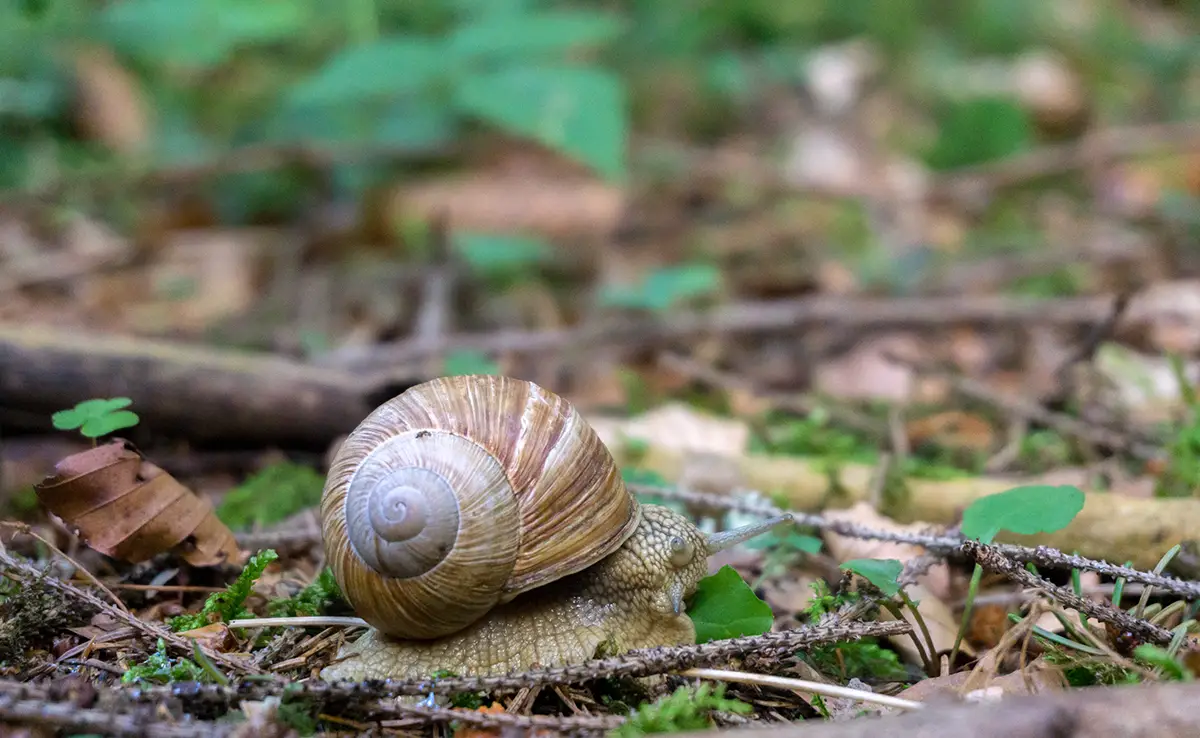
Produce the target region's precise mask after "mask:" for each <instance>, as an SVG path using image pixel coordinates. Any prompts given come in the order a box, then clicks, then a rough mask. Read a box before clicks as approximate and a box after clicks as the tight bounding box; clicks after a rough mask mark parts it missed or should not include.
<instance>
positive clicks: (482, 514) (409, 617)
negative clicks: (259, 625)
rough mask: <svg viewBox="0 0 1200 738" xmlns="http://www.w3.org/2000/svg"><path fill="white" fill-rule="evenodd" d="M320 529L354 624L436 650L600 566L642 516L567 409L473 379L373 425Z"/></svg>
mask: <svg viewBox="0 0 1200 738" xmlns="http://www.w3.org/2000/svg"><path fill="white" fill-rule="evenodd" d="M321 518H322V529H323V534H324V539H325V551H326V557H327V559H328V561H329V565H330V568H331V569H332V570H333V574H334V577H335V578H336V579H337V581H338V584H339V586H340V587H341V588H342V592H343V594H344V595H345V596H346V599H347V601H348V602H349V603H350V604H351V605H352V606H353V607H354V609H355V611H356V612H357V613H358V615H359V617H361V618H363V619H364V620H366V621H367V622H368V623H370V624H371V625H372V626H374V627H376V628H378V629H379V630H380V631H382V632H384V633H387V634H388V635H391V636H393V637H397V638H418V639H428V638H437V637H440V636H443V635H447V634H449V633H453V632H455V631H457V630H460V629H462V628H463V627H465V626H466V625H468V624H470V623H472V622H474V621H476V620H478V619H479V618H480V617H482V616H483V615H485V614H486V613H487V611H488V610H490V609H491V608H492V607H494V606H495V605H496V604H497V603H500V602H505V601H508V600H510V599H512V598H513V597H515V596H516V595H518V594H519V593H521V592H524V591H527V590H529V589H532V588H534V587H537V586H540V585H542V584H545V583H547V582H550V581H553V580H555V579H559V578H561V577H563V576H566V575H568V574H572V573H575V572H577V571H580V570H582V569H584V568H586V567H588V566H590V565H591V564H593V563H595V562H596V561H599V560H600V559H601V558H604V557H605V556H607V555H608V554H610V553H612V552H613V551H615V550H616V549H617V547H619V546H620V545H621V544H622V543H623V542H624V541H625V540H626V539H627V538H628V537H629V536H630V535H631V534H632V532H633V530H634V528H636V526H637V524H638V522H639V520H640V508H639V506H638V504H637V501H636V499H635V498H634V497H633V495H632V494H630V493H629V491H628V490H627V489H626V487H625V485H624V484H623V483H622V481H621V477H620V473H619V470H618V469H617V467H616V464H615V462H614V461H613V459H612V456H611V454H610V453H609V452H608V449H606V448H605V447H604V445H603V443H601V442H600V439H599V437H598V436H597V435H596V433H595V431H593V430H592V429H591V427H590V426H588V425H587V423H586V422H585V421H584V420H583V418H582V417H581V416H580V415H579V413H578V412H577V411H576V410H575V408H574V407H572V406H571V405H570V404H569V403H568V402H567V401H566V400H564V399H563V398H562V397H559V396H558V395H556V394H554V393H552V392H549V391H548V390H545V389H543V388H542V387H540V386H538V385H536V384H533V383H531V382H526V381H522V380H518V379H513V378H509V377H499V376H490V375H475V376H460V377H443V378H440V379H435V380H432V381H429V382H425V383H423V384H420V385H417V386H415V387H413V388H411V389H409V390H408V391H406V392H404V393H403V394H401V395H398V396H397V397H394V398H392V399H391V400H389V401H387V402H385V403H384V404H382V405H381V406H379V407H378V408H376V409H375V410H374V411H373V412H372V413H371V414H370V415H368V416H367V417H366V418H365V419H364V420H363V421H362V423H360V424H359V426H358V427H357V428H356V429H355V430H354V431H353V432H352V433H351V434H350V435H349V436H348V437H347V439H346V441H345V442H344V443H343V444H342V446H341V448H340V449H339V450H338V452H337V454H336V455H335V457H334V460H333V462H332V464H331V467H330V470H329V475H328V477H327V479H326V484H325V491H324V494H323V496H322V499H321Z"/></svg>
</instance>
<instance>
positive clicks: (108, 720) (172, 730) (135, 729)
mask: <svg viewBox="0 0 1200 738" xmlns="http://www.w3.org/2000/svg"><path fill="white" fill-rule="evenodd" d="M5 723H9V724H22V725H37V726H44V727H46V728H57V729H58V730H64V731H75V732H92V733H104V734H107V735H136V736H147V738H208V736H223V735H228V734H229V733H230V732H231V730H232V726H228V725H221V724H219V723H211V722H193V723H191V724H189V723H188V722H184V723H175V722H169V721H166V720H158V719H156V716H155V713H154V712H151V711H150V710H146V712H145V714H135V715H122V714H114V713H112V712H109V711H108V710H99V709H87V708H81V707H78V706H76V705H73V704H71V703H69V702H45V701H42V700H21V699H16V698H14V697H13V696H11V695H0V725H3V724H5ZM5 735H8V733H5ZM14 735H15V734H14Z"/></svg>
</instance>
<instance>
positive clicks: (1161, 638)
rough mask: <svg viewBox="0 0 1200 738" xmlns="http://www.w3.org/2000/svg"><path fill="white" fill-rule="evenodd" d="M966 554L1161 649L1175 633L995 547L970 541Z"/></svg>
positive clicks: (1010, 577) (964, 545)
mask: <svg viewBox="0 0 1200 738" xmlns="http://www.w3.org/2000/svg"><path fill="white" fill-rule="evenodd" d="M963 551H964V552H965V553H966V554H967V555H968V556H970V557H971V558H973V559H975V561H976V563H978V564H979V565H980V566H981V567H983V568H984V569H985V570H987V571H992V572H997V573H999V574H1003V575H1004V576H1006V577H1008V578H1009V579H1013V580H1015V581H1017V582H1019V583H1020V584H1022V585H1023V586H1025V587H1031V588H1033V589H1038V590H1041V591H1043V592H1045V593H1046V594H1048V595H1050V596H1051V597H1053V598H1054V599H1056V600H1058V601H1059V602H1061V603H1062V604H1064V605H1066V606H1067V607H1070V608H1074V609H1076V610H1078V611H1079V612H1081V613H1083V614H1084V615H1087V616H1088V617H1092V618H1095V619H1097V620H1099V621H1100V622H1103V623H1111V624H1112V625H1115V626H1117V627H1118V628H1119V629H1120V631H1121V632H1122V633H1132V634H1133V635H1135V636H1137V637H1138V638H1140V639H1142V640H1144V641H1149V642H1150V643H1155V644H1158V645H1160V646H1165V645H1167V644H1168V643H1170V642H1171V639H1172V637H1173V636H1172V633H1171V631H1169V630H1167V629H1166V628H1163V627H1160V626H1158V625H1155V624H1153V623H1151V622H1149V621H1146V620H1142V619H1141V618H1136V617H1134V616H1133V615H1130V614H1129V613H1127V612H1125V611H1124V610H1121V609H1119V608H1116V607H1112V606H1110V605H1106V604H1104V603H1101V602H1095V601H1093V600H1088V599H1084V598H1083V597H1080V596H1079V595H1077V594H1075V593H1074V592H1072V591H1071V590H1069V589H1066V588H1064V587H1060V586H1058V585H1056V584H1052V583H1051V582H1047V581H1046V580H1045V579H1042V578H1041V577H1039V576H1037V575H1036V574H1034V573H1033V572H1031V571H1029V570H1028V569H1026V568H1025V567H1023V566H1021V565H1020V564H1019V563H1018V562H1016V561H1013V560H1012V559H1009V558H1007V557H1006V556H1004V555H1003V554H1002V553H1000V551H999V550H997V549H995V548H993V547H992V546H988V545H985V544H982V543H979V542H978V541H966V542H964V543H963Z"/></svg>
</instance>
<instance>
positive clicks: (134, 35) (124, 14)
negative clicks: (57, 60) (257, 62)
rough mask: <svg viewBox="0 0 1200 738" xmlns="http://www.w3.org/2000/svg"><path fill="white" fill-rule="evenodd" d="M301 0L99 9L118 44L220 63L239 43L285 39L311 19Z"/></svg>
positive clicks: (214, 0) (126, 49)
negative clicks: (101, 10)
mask: <svg viewBox="0 0 1200 738" xmlns="http://www.w3.org/2000/svg"><path fill="white" fill-rule="evenodd" d="M309 8H310V5H309V4H308V3H307V2H304V1H303V0H267V1H265V2H258V3H245V2H238V1H237V0H203V1H197V2H186V3H181V2H177V1H176V0H120V1H119V2H115V3H110V4H109V5H108V7H107V8H105V9H104V11H103V12H102V13H101V14H100V17H99V27H100V32H101V34H102V37H104V38H106V39H107V40H108V41H109V42H110V43H112V44H113V45H114V46H115V47H116V48H117V50H119V51H121V52H123V53H126V54H131V55H133V56H137V57H140V58H142V59H143V60H145V61H149V62H157V63H160V64H185V65H191V66H195V67H198V68H206V67H213V66H217V65H220V64H222V63H224V62H226V61H228V60H229V58H230V57H231V56H232V54H233V53H234V51H236V50H237V49H238V48H239V47H242V46H247V45H252V44H258V43H272V42H276V41H282V40H288V39H291V38H293V37H295V35H296V34H297V33H299V32H301V31H303V30H304V28H305V26H306V25H307V23H308V21H309Z"/></svg>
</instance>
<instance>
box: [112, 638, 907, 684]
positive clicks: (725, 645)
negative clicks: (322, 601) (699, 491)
mask: <svg viewBox="0 0 1200 738" xmlns="http://www.w3.org/2000/svg"><path fill="white" fill-rule="evenodd" d="M909 632H911V626H909V625H908V623H905V622H902V621H894V620H889V621H884V622H867V623H855V622H842V621H839V620H836V619H835V620H834V621H833V622H830V623H828V624H819V625H804V626H799V627H797V628H791V629H788V630H781V631H773V632H770V633H764V634H763V635H759V636H749V637H745V638H731V639H727V640H720V641H712V642H709V643H704V644H696V645H688V646H662V647H659V648H645V649H637V650H633V651H627V652H625V653H623V654H621V655H620V656H618V657H613V658H606V659H592V660H590V661H585V662H583V663H579V664H570V665H567V666H556V667H550V668H543V669H530V670H527V671H523V672H514V673H511V674H501V675H498V676H481V677H448V678H445V679H404V680H388V681H375V682H364V683H354V682H347V683H336V684H332V683H329V682H322V681H311V682H302V683H298V684H292V685H290V686H288V685H285V684H284V683H283V682H275V683H269V684H258V683H256V682H249V681H247V682H243V683H242V684H240V685H238V686H237V687H222V686H220V685H214V684H201V683H196V682H192V683H178V684H173V685H171V686H170V687H141V688H138V689H137V690H129V691H125V692H124V693H125V694H126V695H127V696H128V697H129V698H131V699H136V700H143V699H157V698H160V697H165V696H167V695H171V696H174V697H176V698H191V699H199V700H207V701H215V702H224V703H231V702H232V701H235V700H243V699H263V698H265V697H266V696H269V695H272V694H279V693H280V692H281V691H282V690H283V689H284V688H285V687H286V688H287V689H288V690H289V693H294V694H296V695H297V696H299V695H308V696H312V697H314V698H328V699H337V700H346V701H362V700H375V699H390V698H393V697H397V696H402V695H419V696H427V695H430V694H452V693H455V692H491V691H496V690H517V689H521V688H524V687H538V686H547V685H552V684H581V683H585V682H590V681H594V680H596V679H604V678H612V677H642V676H650V675H654V674H668V673H674V672H678V671H680V670H683V669H690V668H693V667H697V666H708V665H712V664H717V663H722V662H726V661H728V660H729V659H733V658H740V657H744V656H746V655H748V654H756V655H760V656H765V657H773V658H791V657H792V656H793V655H794V654H795V653H796V652H797V651H800V650H803V649H805V648H810V647H812V646H814V645H817V644H821V643H833V642H838V641H848V640H856V639H859V638H868V637H875V638H886V637H888V636H893V635H906V634H908V633H909Z"/></svg>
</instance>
